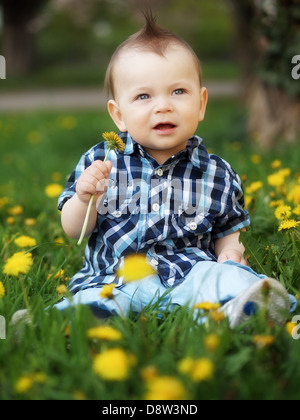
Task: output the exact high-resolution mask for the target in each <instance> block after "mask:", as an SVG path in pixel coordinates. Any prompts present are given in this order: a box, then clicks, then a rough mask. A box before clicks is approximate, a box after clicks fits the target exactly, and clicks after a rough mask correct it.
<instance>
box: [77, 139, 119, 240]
mask: <svg viewBox="0 0 300 420" xmlns="http://www.w3.org/2000/svg"><path fill="white" fill-rule="evenodd" d="M102 137H103V138H104V140H105V141H106V143H107V145H108V150H107V152H106V155H105V158H104V161H103V162H105V161H106V159H107V158H108V155H109V152H110V151H111V150H114V149H117V150H118V151H124V149H125V144H124V143H123V141H122V140H121V139H120V137H119V136H118V135H117V134H115V133H114V132H110V133H103V134H102ZM93 201H94V195H92V196H91V198H90V201H89V205H88V209H87V212H86V216H85V219H84V223H83V226H82V230H81V234H80V238H79V240H78V242H77V245H80V244H81V242H82V240H83V238H84V236H85V233H86V228H87V225H88V221H89V217H90V212H91V208H92V204H93Z"/></svg>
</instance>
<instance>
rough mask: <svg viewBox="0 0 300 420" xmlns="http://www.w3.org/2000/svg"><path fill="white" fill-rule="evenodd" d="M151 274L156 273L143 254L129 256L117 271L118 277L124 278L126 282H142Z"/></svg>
mask: <svg viewBox="0 0 300 420" xmlns="http://www.w3.org/2000/svg"><path fill="white" fill-rule="evenodd" d="M151 274H156V272H155V270H154V269H153V268H152V266H151V265H150V264H149V262H148V260H147V258H146V256H145V255H143V254H133V255H128V256H127V257H125V258H124V261H123V263H122V265H121V267H120V268H119V269H118V270H117V276H118V277H123V279H124V281H126V282H130V281H137V280H141V279H143V278H144V277H147V276H150V275H151Z"/></svg>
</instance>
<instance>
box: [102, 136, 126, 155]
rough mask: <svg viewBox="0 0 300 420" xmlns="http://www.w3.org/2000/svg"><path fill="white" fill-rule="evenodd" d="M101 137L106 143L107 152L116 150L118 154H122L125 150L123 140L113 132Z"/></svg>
mask: <svg viewBox="0 0 300 420" xmlns="http://www.w3.org/2000/svg"><path fill="white" fill-rule="evenodd" d="M102 137H103V138H104V140H105V141H106V143H107V146H108V149H109V150H115V149H117V150H118V151H119V152H123V151H124V150H125V144H124V142H123V140H122V139H121V138H120V137H119V136H118V135H117V134H116V133H114V132H113V131H110V132H109V133H108V132H107V131H106V132H105V133H103V134H102Z"/></svg>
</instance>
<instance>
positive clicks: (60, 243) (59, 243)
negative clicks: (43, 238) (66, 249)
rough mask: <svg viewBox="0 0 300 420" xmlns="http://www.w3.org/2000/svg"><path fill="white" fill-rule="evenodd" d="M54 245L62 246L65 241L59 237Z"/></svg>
mask: <svg viewBox="0 0 300 420" xmlns="http://www.w3.org/2000/svg"><path fill="white" fill-rule="evenodd" d="M55 243H56V245H64V243H65V240H64V238H62V237H61V236H59V237H58V238H56V239H55Z"/></svg>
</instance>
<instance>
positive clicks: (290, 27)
mask: <svg viewBox="0 0 300 420" xmlns="http://www.w3.org/2000/svg"><path fill="white" fill-rule="evenodd" d="M230 1H231V4H232V12H233V18H234V23H235V29H236V47H237V48H236V51H237V59H238V60H239V62H240V65H241V68H242V73H243V85H244V96H245V103H246V106H247V112H248V132H249V135H250V136H251V137H252V138H255V139H256V140H257V141H258V143H259V144H261V145H262V146H263V147H266V148H270V147H271V146H273V145H274V143H275V141H276V140H277V139H279V140H285V141H288V142H290V143H293V142H295V141H296V140H297V137H298V139H299V136H300V90H299V85H298V87H297V86H296V85H295V82H294V81H293V79H292V75H291V69H289V67H290V66H291V64H290V63H291V55H293V54H296V53H297V52H298V49H297V45H298V44H297V39H300V38H298V37H299V34H300V29H299V28H300V4H296V2H293V1H292V0H278V1H277V3H276V8H275V9H273V10H267V11H266V10H264V9H262V5H263V2H257V1H255V0H243V1H241V0H230ZM265 4H266V6H267V2H265ZM270 5H272V2H270V3H269V6H268V7H270ZM274 5H275V3H274ZM274 7H275V6H274ZM262 75H263V76H262ZM287 87H288V88H287ZM294 87H295V88H294ZM296 88H297V90H296ZM291 92H293V96H292V95H290V93H291Z"/></svg>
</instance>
